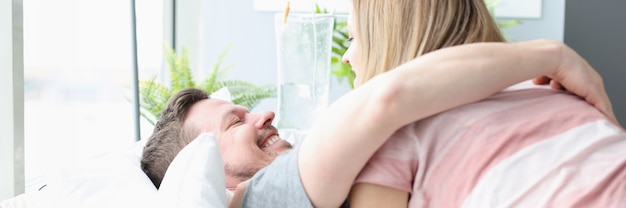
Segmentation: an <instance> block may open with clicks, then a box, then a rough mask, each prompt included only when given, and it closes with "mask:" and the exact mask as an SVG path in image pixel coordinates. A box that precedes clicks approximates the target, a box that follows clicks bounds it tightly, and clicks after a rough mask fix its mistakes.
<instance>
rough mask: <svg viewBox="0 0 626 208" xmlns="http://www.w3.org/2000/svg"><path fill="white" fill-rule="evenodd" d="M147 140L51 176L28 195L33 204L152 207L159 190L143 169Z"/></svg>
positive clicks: (37, 205)
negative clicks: (142, 154) (143, 152)
mask: <svg viewBox="0 0 626 208" xmlns="http://www.w3.org/2000/svg"><path fill="white" fill-rule="evenodd" d="M143 144H144V143H143V141H140V142H137V143H135V144H134V146H132V147H129V148H125V149H122V150H120V151H113V152H110V153H107V154H106V155H104V156H102V157H98V158H93V159H91V160H89V161H87V162H86V163H84V164H81V165H77V166H74V167H69V168H65V169H60V170H59V171H58V172H56V173H55V174H50V175H48V176H47V183H46V186H45V187H44V188H43V189H42V190H41V191H36V192H30V193H28V194H27V195H26V197H27V198H28V199H29V201H30V203H32V204H33V205H34V206H33V207H38V208H44V207H94V208H99V207H103V208H104V207H129V208H130V207H152V206H153V205H152V204H151V203H154V201H155V200H154V199H155V197H156V194H157V190H156V188H155V187H154V185H153V184H152V182H151V181H150V179H149V178H148V176H146V174H145V173H144V172H143V171H142V170H141V167H140V165H139V161H140V158H141V154H140V153H139V154H137V152H141V149H143Z"/></svg>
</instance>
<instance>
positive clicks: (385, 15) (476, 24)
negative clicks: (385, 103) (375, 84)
mask: <svg viewBox="0 0 626 208" xmlns="http://www.w3.org/2000/svg"><path fill="white" fill-rule="evenodd" d="M483 1H484V0H352V2H353V4H352V5H353V10H352V12H353V13H352V15H353V18H354V21H353V23H354V24H355V25H353V26H351V27H354V30H353V31H355V33H357V37H358V38H356V40H355V41H358V44H359V46H360V47H359V48H360V49H359V50H360V51H358V52H357V54H358V55H359V60H362V63H363V64H364V65H362V69H361V70H363V72H364V73H362V74H361V76H358V77H357V78H356V83H364V82H365V81H367V80H369V79H371V78H373V77H374V76H376V75H378V74H380V73H383V72H385V71H388V70H391V69H393V68H394V67H397V66H399V65H401V64H403V63H405V62H407V61H410V60H412V59H414V58H416V57H418V56H421V55H424V54H426V53H428V52H431V51H434V50H437V49H441V48H445V47H449V46H455V45H460V44H466V43H474V42H503V41H505V39H504V38H503V36H502V34H501V33H500V30H499V28H498V26H497V24H496V23H495V21H494V20H493V18H492V17H491V14H490V13H489V11H488V10H487V7H486V6H485V3H484V2H483Z"/></svg>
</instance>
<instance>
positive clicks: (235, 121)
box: [228, 119, 243, 127]
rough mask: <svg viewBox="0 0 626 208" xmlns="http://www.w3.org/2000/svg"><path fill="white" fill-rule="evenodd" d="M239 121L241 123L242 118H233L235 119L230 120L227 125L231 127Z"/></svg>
mask: <svg viewBox="0 0 626 208" xmlns="http://www.w3.org/2000/svg"><path fill="white" fill-rule="evenodd" d="M240 123H243V120H241V119H235V120H233V121H231V122H230V124H229V125H228V126H229V127H233V126H235V125H238V124H240Z"/></svg>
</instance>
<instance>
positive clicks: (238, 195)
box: [228, 180, 250, 208]
mask: <svg viewBox="0 0 626 208" xmlns="http://www.w3.org/2000/svg"><path fill="white" fill-rule="evenodd" d="M249 182H250V180H246V181H244V182H241V183H240V184H238V185H237V188H235V192H234V194H233V196H232V197H231V198H229V199H228V207H229V208H239V207H242V205H243V204H242V202H243V194H244V193H245V192H246V189H247V188H248V183H249Z"/></svg>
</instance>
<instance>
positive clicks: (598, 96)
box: [533, 43, 620, 126]
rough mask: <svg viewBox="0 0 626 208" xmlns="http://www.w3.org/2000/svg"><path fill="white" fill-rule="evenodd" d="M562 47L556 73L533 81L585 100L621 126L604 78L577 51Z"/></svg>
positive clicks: (562, 45) (561, 44) (561, 45)
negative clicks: (605, 87)
mask: <svg viewBox="0 0 626 208" xmlns="http://www.w3.org/2000/svg"><path fill="white" fill-rule="evenodd" d="M558 44H559V45H560V47H561V50H560V52H561V57H560V60H561V61H560V64H559V66H558V68H557V70H556V73H554V74H552V75H548V76H543V77H538V78H535V79H533V82H534V83H535V84H550V86H551V87H552V88H553V89H561V90H567V91H569V92H571V93H574V94H576V95H578V96H580V97H582V98H584V99H585V100H586V101H587V102H588V103H590V104H591V105H593V106H595V107H596V108H597V109H598V110H600V112H602V113H603V114H604V115H606V116H607V118H608V119H609V120H610V121H611V122H613V123H615V124H616V125H618V126H620V124H619V122H618V121H617V118H616V117H615V114H614V113H613V107H612V105H611V101H610V100H609V96H608V95H607V94H606V91H605V89H604V82H603V80H602V77H601V76H600V74H598V72H597V71H596V70H594V69H593V67H591V65H589V63H588V62H587V61H586V60H585V59H584V58H582V57H581V56H580V55H579V54H578V53H576V51H574V50H573V49H571V48H570V47H568V46H567V45H565V44H563V43H558Z"/></svg>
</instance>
